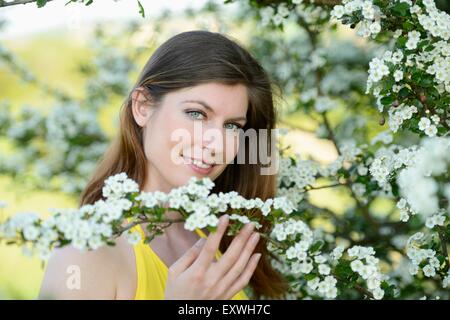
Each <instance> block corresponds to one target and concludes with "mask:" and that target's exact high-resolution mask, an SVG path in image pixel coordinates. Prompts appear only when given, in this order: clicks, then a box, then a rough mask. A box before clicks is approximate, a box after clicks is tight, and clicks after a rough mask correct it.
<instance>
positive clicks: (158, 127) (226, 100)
mask: <svg viewBox="0 0 450 320" xmlns="http://www.w3.org/2000/svg"><path fill="white" fill-rule="evenodd" d="M147 98H148V96H147ZM132 107H133V115H134V118H135V121H136V122H137V124H138V125H140V126H142V127H143V138H144V140H143V141H144V151H145V155H146V157H147V161H148V164H149V165H148V168H149V169H148V172H147V179H146V180H147V184H146V186H144V190H146V191H156V190H159V191H163V192H168V191H170V190H171V189H172V188H174V187H179V186H181V185H184V184H186V183H187V182H188V180H189V178H190V177H192V176H195V177H198V178H203V177H209V178H210V179H211V180H215V179H216V178H217V177H218V176H219V175H220V174H221V173H222V172H223V171H224V170H225V168H226V166H227V164H228V163H230V162H232V161H233V159H234V158H235V157H236V155H237V152H238V148H239V129H240V128H242V127H243V126H244V125H245V123H246V114H247V107H248V94H247V88H246V87H245V86H244V85H242V84H237V85H225V84H220V83H207V84H201V85H197V86H194V87H191V88H185V89H181V90H178V91H175V92H171V93H169V94H167V95H166V96H165V97H164V99H163V101H162V102H161V104H160V105H159V106H157V107H154V106H151V105H150V103H149V102H148V99H146V98H145V96H144V95H143V94H142V93H137V92H136V91H135V92H134V93H133V104H132ZM211 164H213V165H211Z"/></svg>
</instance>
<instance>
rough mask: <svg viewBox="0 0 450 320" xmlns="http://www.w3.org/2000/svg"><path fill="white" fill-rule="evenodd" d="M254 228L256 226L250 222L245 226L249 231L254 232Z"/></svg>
mask: <svg viewBox="0 0 450 320" xmlns="http://www.w3.org/2000/svg"><path fill="white" fill-rule="evenodd" d="M254 227H255V225H254V224H253V223H251V222H249V223H248V224H247V225H246V226H245V228H246V229H247V230H248V231H252V230H253V229H254Z"/></svg>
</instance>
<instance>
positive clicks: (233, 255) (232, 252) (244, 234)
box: [214, 223, 255, 279]
mask: <svg viewBox="0 0 450 320" xmlns="http://www.w3.org/2000/svg"><path fill="white" fill-rule="evenodd" d="M254 228H255V225H254V224H253V223H248V224H247V225H246V226H245V227H244V228H243V229H242V230H241V231H240V232H239V234H238V235H237V236H236V237H235V238H234V239H233V241H232V242H231V244H230V246H229V247H228V249H227V251H226V252H225V253H224V254H223V255H222V257H221V258H220V260H219V262H218V263H217V264H216V265H215V270H214V274H215V275H216V276H217V277H218V279H220V278H222V277H223V276H224V275H225V274H227V273H228V272H229V271H230V269H231V268H232V267H233V266H234V265H235V264H236V261H237V260H238V259H239V258H240V257H242V253H243V252H244V250H245V249H244V248H245V246H246V245H247V243H248V241H249V238H250V236H251V235H252V233H253V230H254ZM253 249H254V248H252V251H253ZM250 254H251V252H249V253H248V256H247V258H246V260H245V262H244V266H245V263H247V260H248V258H249V256H250Z"/></svg>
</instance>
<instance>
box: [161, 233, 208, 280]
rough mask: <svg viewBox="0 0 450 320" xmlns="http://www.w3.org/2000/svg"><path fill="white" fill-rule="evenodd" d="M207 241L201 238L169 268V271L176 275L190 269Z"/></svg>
mask: <svg viewBox="0 0 450 320" xmlns="http://www.w3.org/2000/svg"><path fill="white" fill-rule="evenodd" d="M205 242H206V239H205V238H200V239H199V240H198V241H197V242H196V243H195V244H194V245H193V246H192V247H190V248H189V250H188V251H186V253H185V254H183V255H182V256H181V257H180V258H179V259H178V260H177V261H175V262H174V263H173V264H172V265H171V266H170V268H169V271H171V272H173V273H174V274H180V273H182V272H184V271H185V270H186V269H187V268H189V267H190V266H191V265H192V263H193V262H194V261H195V259H197V257H198V255H199V254H200V252H201V250H202V248H203V245H204V244H205Z"/></svg>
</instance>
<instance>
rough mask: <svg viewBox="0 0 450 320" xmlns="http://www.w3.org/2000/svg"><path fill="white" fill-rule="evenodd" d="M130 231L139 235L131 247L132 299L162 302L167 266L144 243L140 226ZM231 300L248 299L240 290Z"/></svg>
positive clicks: (203, 234) (143, 235) (199, 233)
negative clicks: (133, 260)
mask: <svg viewBox="0 0 450 320" xmlns="http://www.w3.org/2000/svg"><path fill="white" fill-rule="evenodd" d="M131 230H132V231H134V232H139V233H140V235H141V240H140V241H139V243H137V244H135V245H133V250H134V255H135V257H136V272H137V287H136V293H135V296H134V299H135V300H163V299H164V289H165V284H166V281H167V272H168V269H167V266H166V265H165V263H164V262H163V261H162V260H161V258H159V256H158V255H157V254H156V253H155V252H154V251H153V250H152V248H151V247H150V246H149V245H148V244H146V243H144V238H145V234H144V230H143V229H142V227H141V225H140V224H138V225H136V226H134V227H133V228H132V229H131ZM195 231H196V232H197V234H198V235H199V236H200V237H202V238H205V237H206V235H205V233H204V232H203V231H202V230H200V229H196V230H195ZM221 255H222V254H221V252H220V251H219V250H217V253H216V259H217V260H218V259H219V258H220V256H221ZM232 300H248V297H247V295H246V294H245V292H244V291H243V290H241V291H240V292H238V293H237V294H236V295H234V296H233V298H232Z"/></svg>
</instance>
